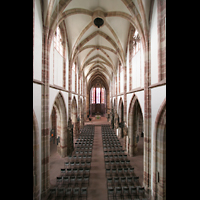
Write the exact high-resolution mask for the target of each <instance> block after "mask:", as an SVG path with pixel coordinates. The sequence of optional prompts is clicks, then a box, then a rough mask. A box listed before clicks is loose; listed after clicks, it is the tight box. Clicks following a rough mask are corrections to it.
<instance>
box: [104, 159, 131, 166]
mask: <svg viewBox="0 0 200 200" xmlns="http://www.w3.org/2000/svg"><path fill="white" fill-rule="evenodd" d="M105 167H106V168H126V167H131V164H130V160H128V159H127V160H126V159H121V160H118V159H116V160H115V159H112V160H105Z"/></svg>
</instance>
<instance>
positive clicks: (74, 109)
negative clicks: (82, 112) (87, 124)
mask: <svg viewBox="0 0 200 200" xmlns="http://www.w3.org/2000/svg"><path fill="white" fill-rule="evenodd" d="M77 112H78V111H77V102H76V98H75V96H74V98H73V100H72V110H71V118H72V126H73V143H74V142H75V139H77V138H78V136H79V130H80V124H79V120H80V118H78V113H77Z"/></svg>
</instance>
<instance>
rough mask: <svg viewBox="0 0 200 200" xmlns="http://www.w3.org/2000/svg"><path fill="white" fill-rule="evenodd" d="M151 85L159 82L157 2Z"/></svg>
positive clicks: (153, 35) (153, 25)
mask: <svg viewBox="0 0 200 200" xmlns="http://www.w3.org/2000/svg"><path fill="white" fill-rule="evenodd" d="M150 34H151V84H153V83H157V82H158V32H157V0H155V1H154V5H153V12H152V19H151V30H150Z"/></svg>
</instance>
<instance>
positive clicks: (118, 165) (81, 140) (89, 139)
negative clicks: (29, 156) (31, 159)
mask: <svg viewBox="0 0 200 200" xmlns="http://www.w3.org/2000/svg"><path fill="white" fill-rule="evenodd" d="M88 133H89V135H88ZM111 138H112V139H111ZM86 145H88V147H87V146H86ZM90 145H91V146H90ZM136 159H137V156H136V157H130V156H128V155H127V153H126V152H125V151H124V150H123V149H122V145H121V143H120V140H119V139H118V138H117V136H116V135H115V134H114V131H113V129H111V128H110V123H109V122H107V121H106V118H104V117H101V119H98V120H96V119H95V118H93V119H92V121H90V122H86V123H85V126H84V127H83V129H81V134H80V135H79V137H78V139H77V140H76V141H75V149H74V151H73V153H72V156H68V157H65V158H61V157H60V156H59V155H58V153H57V152H55V153H54V154H53V155H52V156H51V157H50V183H51V187H50V188H51V189H50V192H52V195H50V194H48V198H47V197H46V199H78V198H79V199H88V200H92V199H97V200H98V199H99V200H102V199H105V200H106V199H109V200H110V199H145V198H146V199H148V198H147V196H148V195H147V194H145V193H144V194H143V193H141V194H140V195H138V194H139V193H138V192H139V191H141V192H143V191H144V190H143V187H141V186H142V179H143V177H142V172H143V166H142V165H143V163H141V162H139V163H137V160H136ZM139 165H140V166H139ZM135 166H136V168H135ZM70 169H71V170H70ZM135 169H136V171H135ZM57 177H59V178H57ZM67 177H68V178H67ZM81 177H82V178H81ZM132 186H135V187H132ZM77 188H78V191H79V192H78V193H76V191H75V190H76V189H77ZM81 189H82V190H83V192H82V194H81ZM84 189H85V190H84ZM127 189H128V192H129V194H124V193H125V192H126V191H127ZM131 189H132V191H133V190H134V189H136V194H131ZM109 191H110V192H109ZM54 192H56V194H53V193H54ZM66 192H67V193H66ZM84 192H87V193H86V194H87V196H86V194H85V193H84ZM112 192H113V193H112ZM119 192H121V195H120V194H119ZM62 193H63V194H62ZM59 195H60V196H59ZM55 197H56V198H55Z"/></svg>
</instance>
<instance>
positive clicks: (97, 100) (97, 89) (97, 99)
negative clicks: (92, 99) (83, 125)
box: [96, 88, 100, 103]
mask: <svg viewBox="0 0 200 200" xmlns="http://www.w3.org/2000/svg"><path fill="white" fill-rule="evenodd" d="M96 103H100V88H96Z"/></svg>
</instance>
